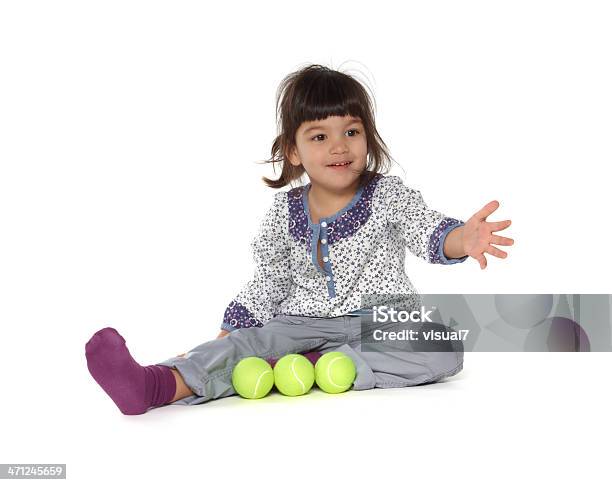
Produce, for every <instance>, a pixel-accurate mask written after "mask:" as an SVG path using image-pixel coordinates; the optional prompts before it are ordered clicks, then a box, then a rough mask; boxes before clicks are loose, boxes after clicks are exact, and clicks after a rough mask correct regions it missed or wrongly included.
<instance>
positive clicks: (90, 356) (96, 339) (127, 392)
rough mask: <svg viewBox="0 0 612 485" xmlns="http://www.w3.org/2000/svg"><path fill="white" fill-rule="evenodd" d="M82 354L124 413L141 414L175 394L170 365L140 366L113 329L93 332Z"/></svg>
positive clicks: (93, 375)
mask: <svg viewBox="0 0 612 485" xmlns="http://www.w3.org/2000/svg"><path fill="white" fill-rule="evenodd" d="M85 356H86V358H87V368H88V369H89V372H90V373H91V375H92V377H93V378H94V379H95V380H96V382H97V383H98V384H100V386H101V387H102V389H104V391H105V392H106V393H107V394H108V395H109V396H110V397H111V399H112V400H113V401H114V402H115V404H116V405H117V407H118V408H119V410H120V411H121V412H122V413H123V414H143V413H145V412H146V411H147V410H148V409H149V408H150V407H156V406H161V405H163V404H167V403H169V402H170V401H171V400H172V398H173V397H174V394H175V392H176V380H175V379H174V374H173V373H172V371H171V370H170V367H166V366H163V365H148V366H146V367H143V366H141V365H140V364H139V363H138V362H136V361H135V360H134V359H133V358H132V356H131V355H130V351H129V350H128V349H127V347H126V346H125V339H124V338H123V337H122V336H121V335H119V332H117V330H115V329H114V328H111V327H106V328H103V329H102V330H98V331H97V332H96V333H94V335H93V337H91V339H89V342H87V344H86V345H85Z"/></svg>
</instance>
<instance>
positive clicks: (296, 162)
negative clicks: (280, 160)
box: [289, 147, 302, 167]
mask: <svg viewBox="0 0 612 485" xmlns="http://www.w3.org/2000/svg"><path fill="white" fill-rule="evenodd" d="M289 163H291V165H293V166H295V167H299V166H300V165H301V164H302V161H301V160H300V157H299V155H298V153H297V148H296V147H293V148H292V149H291V150H290V152H289Z"/></svg>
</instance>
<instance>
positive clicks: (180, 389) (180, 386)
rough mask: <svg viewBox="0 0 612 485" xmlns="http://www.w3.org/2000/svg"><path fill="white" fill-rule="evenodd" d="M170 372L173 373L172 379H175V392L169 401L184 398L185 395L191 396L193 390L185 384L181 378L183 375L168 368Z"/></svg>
mask: <svg viewBox="0 0 612 485" xmlns="http://www.w3.org/2000/svg"><path fill="white" fill-rule="evenodd" d="M170 372H172V375H174V380H175V381H176V392H175V393H174V396H173V397H172V399H171V400H170V402H174V401H178V400H179V399H184V398H186V397H189V396H193V392H192V391H191V389H189V387H187V384H185V381H184V380H183V377H182V376H181V375H180V374H179V372H178V371H177V370H174V369H170Z"/></svg>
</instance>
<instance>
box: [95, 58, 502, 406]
mask: <svg viewBox="0 0 612 485" xmlns="http://www.w3.org/2000/svg"><path fill="white" fill-rule="evenodd" d="M277 110H278V116H279V118H280V123H279V126H280V128H281V129H280V135H279V136H278V137H277V138H276V140H275V141H274V144H273V146H272V158H271V159H270V160H268V162H271V163H275V164H278V165H280V166H281V167H282V172H281V174H280V177H279V178H278V179H277V180H271V179H268V178H265V177H264V182H265V183H266V184H267V185H268V186H270V187H273V188H281V187H285V186H286V185H288V184H291V183H292V182H293V181H296V180H299V179H300V178H301V176H302V175H303V174H304V172H305V173H306V174H307V175H308V178H309V180H310V182H309V183H308V184H306V185H303V186H296V187H294V188H292V189H291V190H288V191H281V192H278V193H276V194H275V196H274V201H273V203H272V205H271V207H270V208H269V209H268V211H267V212H266V214H265V216H264V218H263V222H262V224H261V226H260V229H259V232H258V234H257V236H256V237H255V239H254V240H253V242H252V246H251V247H252V250H253V253H254V259H255V263H256V270H255V275H254V277H253V278H252V279H251V280H250V281H249V282H248V283H247V284H246V285H244V287H243V288H242V289H241V290H240V292H239V293H238V294H237V295H236V297H235V298H234V299H233V300H232V301H231V303H230V304H229V305H228V307H227V309H226V310H225V314H224V317H223V323H222V325H221V333H220V334H219V336H218V337H217V339H216V340H213V341H210V342H205V343H203V344H201V345H199V346H197V347H195V348H194V349H192V350H191V351H190V352H188V353H186V354H182V355H180V356H177V357H172V358H170V359H168V360H166V361H164V362H161V363H159V364H157V365H149V366H144V367H143V366H141V365H140V364H138V363H137V362H136V361H134V359H133V358H132V356H131V355H130V353H129V351H128V349H127V347H126V345H125V340H124V338H123V337H122V336H121V335H120V334H119V333H118V332H117V331H116V330H115V329H113V328H110V327H106V328H103V329H101V330H99V331H97V332H96V333H95V334H94V335H93V337H92V338H91V339H90V340H89V341H88V342H87V344H86V346H85V353H86V358H87V366H88V369H89V371H90V373H91V375H92V376H93V378H94V379H95V380H96V382H98V384H99V385H100V386H101V387H102V389H104V391H105V392H106V393H107V394H108V395H109V396H110V397H111V398H112V400H113V401H114V402H115V404H116V405H117V406H118V407H119V409H120V410H121V412H122V413H124V414H142V413H144V412H146V411H147V410H148V409H150V408H153V407H158V406H161V405H164V404H168V403H177V404H188V405H191V404H199V403H203V402H206V401H209V400H211V399H217V398H221V397H225V396H230V395H233V394H236V392H235V391H234V389H233V387H232V384H231V375H232V370H233V368H234V366H235V365H236V364H237V363H238V362H239V361H240V360H241V359H243V358H245V357H249V356H258V357H261V358H264V359H268V360H269V361H270V362H271V363H274V362H275V361H276V360H277V359H279V358H280V357H282V356H283V355H286V354H290V353H305V354H306V355H307V356H308V357H309V358H310V359H311V360H312V361H313V362H314V361H316V357H317V356H320V353H325V352H329V351H332V350H334V351H341V352H344V353H346V354H347V355H349V356H350V357H351V358H352V359H353V361H354V363H355V365H356V368H357V377H356V379H355V382H354V384H353V387H352V388H353V389H354V390H363V389H372V388H375V387H404V386H413V385H416V384H422V383H427V382H435V381H438V380H440V379H442V378H444V377H447V376H452V375H454V374H456V373H458V372H459V371H460V370H461V369H462V367H463V348H462V347H461V349H458V350H457V351H453V352H398V351H397V349H395V350H392V349H389V351H388V352H387V351H384V350H383V351H378V352H365V351H362V350H361V337H362V335H361V331H362V330H361V318H362V316H363V315H367V314H368V312H370V310H369V308H371V307H372V306H373V305H382V304H388V303H389V302H390V301H391V300H392V299H393V298H394V297H395V296H397V295H404V296H406V297H407V299H406V300H405V301H404V303H405V304H406V305H408V306H410V305H412V304H413V303H414V301H416V300H414V298H415V297H418V295H417V292H416V291H415V289H414V287H413V286H412V283H411V282H410V280H409V279H408V277H407V276H406V274H405V271H404V268H405V265H404V262H405V254H406V248H407V249H408V250H410V252H411V253H413V254H414V255H416V256H418V257H420V258H422V259H424V260H426V261H428V262H430V263H438V264H455V263H460V262H463V261H465V260H466V259H467V257H468V256H471V257H472V258H474V259H476V260H477V261H478V262H479V263H480V267H481V268H482V269H484V268H485V267H486V265H487V261H486V259H485V256H484V253H488V254H490V255H492V256H496V257H499V258H505V257H506V256H507V253H505V252H504V251H501V250H500V249H498V248H496V247H495V246H493V244H497V245H505V246H508V245H512V244H513V242H514V241H513V240H512V239H509V238H505V237H502V236H498V235H494V234H493V233H494V232H497V231H500V230H503V229H505V228H507V227H508V226H509V225H510V221H509V220H508V221H503V222H487V221H486V220H485V219H486V217H487V216H489V215H490V214H491V213H492V212H493V211H495V209H497V207H498V206H499V204H498V202H497V201H492V202H489V203H488V204H487V205H485V206H484V207H483V208H482V209H481V210H480V211H478V212H476V214H474V215H473V216H472V217H471V218H470V219H468V220H467V222H463V221H461V220H458V219H453V218H451V217H447V216H445V215H444V214H442V213H440V212H436V211H434V210H432V209H430V208H428V207H427V205H426V204H425V202H424V201H423V198H422V197H421V194H420V192H419V191H418V190H415V189H412V188H410V187H408V186H406V185H404V183H403V182H402V180H401V179H400V178H399V177H396V176H387V175H384V174H385V173H387V171H388V162H389V160H390V157H389V155H388V152H387V148H386V145H385V144H384V142H383V141H382V139H381V137H380V135H379V134H378V131H377V130H376V126H375V123H374V114H373V109H372V102H371V99H370V97H369V95H368V93H367V91H366V90H365V89H364V87H363V86H362V85H361V84H360V83H359V82H358V81H357V80H355V79H354V78H353V77H351V76H349V75H347V74H345V73H342V72H338V71H336V70H332V69H329V68H326V67H324V66H320V65H310V66H308V67H306V68H303V69H301V70H298V71H297V72H294V73H292V74H290V75H289V76H287V77H286V78H285V79H284V80H283V82H282V83H281V86H280V88H279V91H278V98H277ZM366 299H367V304H366V303H365V302H366ZM393 301H395V300H393Z"/></svg>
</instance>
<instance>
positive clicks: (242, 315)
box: [221, 174, 467, 332]
mask: <svg viewBox="0 0 612 485" xmlns="http://www.w3.org/2000/svg"><path fill="white" fill-rule="evenodd" d="M310 185H311V184H307V185H305V186H301V187H296V188H294V189H291V190H289V191H283V192H278V193H276V194H274V203H273V204H272V206H271V207H270V208H269V209H268V211H267V212H266V214H265V216H264V220H263V222H262V224H261V226H260V228H259V232H258V234H257V236H256V237H255V238H254V240H253V241H252V242H251V248H252V250H253V255H254V260H255V265H256V267H255V275H254V277H253V278H252V279H251V280H250V281H249V282H248V283H246V285H244V286H243V288H242V289H241V290H240V292H239V293H238V295H237V296H236V297H235V298H234V299H233V300H232V301H231V303H230V304H229V306H228V307H227V309H226V310H225V314H224V316H223V324H222V325H221V328H222V329H224V330H228V331H230V332H231V331H233V330H236V329H238V328H246V327H261V326H263V325H265V323H266V322H267V321H268V320H270V319H271V318H272V317H274V316H275V315H278V314H285V315H305V316H312V317H337V316H341V315H348V314H355V313H359V312H360V311H361V309H362V307H363V303H362V295H380V297H381V298H384V295H397V294H403V295H409V294H416V290H415V289H414V287H413V286H412V283H411V282H410V280H409V279H408V276H407V275H406V272H405V256H406V248H408V250H410V252H411V253H412V254H414V255H415V256H418V257H420V258H422V259H424V260H426V261H428V262H430V263H439V264H454V263H459V262H463V261H465V260H466V259H467V256H464V257H463V258H459V259H447V258H446V257H445V256H444V252H443V247H444V238H445V237H446V235H447V234H448V233H449V232H450V231H451V230H452V229H454V228H455V227H458V226H461V225H463V224H464V223H463V221H460V220H457V219H453V218H451V217H447V216H445V215H444V214H442V213H440V212H437V211H434V210H432V209H429V208H428V207H427V205H426V204H425V202H424V201H423V198H422V197H421V193H420V192H419V191H418V190H414V189H411V188H410V187H407V186H406V185H404V183H403V181H402V179H401V178H400V177H397V176H384V175H381V174H377V175H376V176H375V177H374V178H373V179H372V180H371V181H370V182H369V183H368V184H367V185H366V186H365V187H362V188H361V189H360V190H359V191H358V192H357V193H356V194H355V197H353V199H352V200H351V202H350V203H349V204H348V205H347V206H346V207H345V208H343V209H342V210H340V211H338V212H337V213H336V214H334V215H333V216H330V217H326V218H322V219H321V220H320V221H319V224H313V223H312V219H311V217H310V212H309V208H308V198H307V193H308V190H309V189H310ZM318 240H320V241H321V250H322V259H323V261H324V266H323V267H321V266H320V265H319V262H318V258H317V254H316V251H317V246H318V244H317V242H318ZM369 303H373V304H384V303H387V302H386V301H375V302H371V301H370V302H369Z"/></svg>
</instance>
